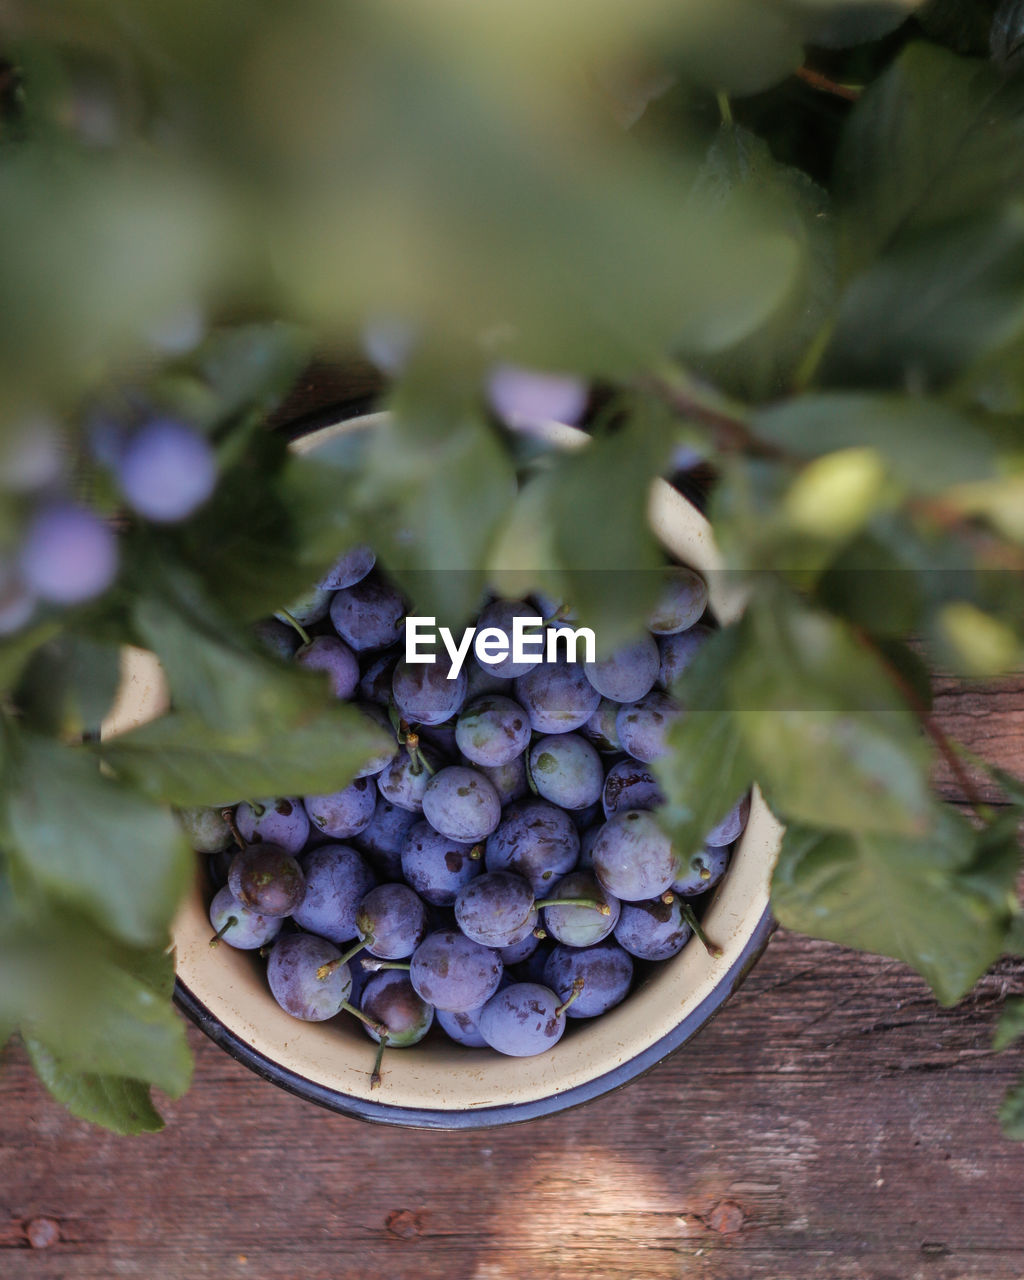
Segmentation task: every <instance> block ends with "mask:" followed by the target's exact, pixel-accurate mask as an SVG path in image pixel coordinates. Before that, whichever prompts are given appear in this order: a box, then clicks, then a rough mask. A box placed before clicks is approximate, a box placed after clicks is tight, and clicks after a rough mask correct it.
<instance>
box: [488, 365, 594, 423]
mask: <svg viewBox="0 0 1024 1280" xmlns="http://www.w3.org/2000/svg"><path fill="white" fill-rule="evenodd" d="M487 395H488V399H489V400H490V402H491V406H492V408H493V409H494V412H495V413H496V414H497V415H498V417H499V418H501V419H502V420H503V421H504V422H506V423H507V424H508V425H509V426H510V427H511V426H516V425H517V424H520V423H533V422H564V423H567V424H568V425H569V426H571V427H574V426H575V425H576V423H577V422H579V420H580V419H581V418H582V417H583V412H584V410H585V409H586V407H587V388H586V385H585V383H583V382H581V381H580V379H579V378H574V377H572V376H571V375H569V374H558V373H540V372H538V371H537V370H536V369H521V368H519V367H518V366H516V365H511V364H500V365H496V366H495V367H494V369H492V370H491V374H490V377H489V378H488V380H487Z"/></svg>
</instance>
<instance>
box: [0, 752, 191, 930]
mask: <svg viewBox="0 0 1024 1280" xmlns="http://www.w3.org/2000/svg"><path fill="white" fill-rule="evenodd" d="M8 821H9V825H10V833H11V837H12V839H13V841H14V844H15V847H16V850H17V857H18V862H19V865H20V866H21V867H22V868H23V869H24V870H25V871H26V872H27V874H28V875H29V876H30V877H31V878H32V880H34V881H35V882H36V883H37V884H39V885H40V886H42V887H43V888H45V889H46V890H47V891H48V892H50V893H52V894H53V895H54V896H55V897H56V898H58V899H59V900H62V901H64V902H68V903H71V904H75V905H78V906H80V907H81V908H83V909H84V910H86V911H87V912H88V913H89V914H90V915H91V916H92V917H93V919H95V920H96V921H97V922H98V923H99V924H101V925H102V926H103V927H104V928H106V929H108V930H109V931H110V932H111V933H112V934H113V935H114V936H116V937H120V938H123V939H124V940H125V941H126V942H129V943H132V944H135V945H140V946H145V945H148V944H152V943H159V942H160V941H161V940H162V939H163V938H164V936H165V934H166V930H167V927H168V925H169V923H170V921H171V919H172V917H173V915H174V912H175V910H176V908H177V905H178V900H179V898H180V896H181V894H182V892H183V891H184V889H185V886H186V884H187V882H188V877H189V873H190V871H191V868H192V858H191V855H190V852H189V850H188V848H187V847H186V842H185V840H184V838H183V836H182V834H181V830H180V828H179V827H178V825H177V823H176V822H175V820H174V818H173V816H172V815H171V814H170V813H169V812H168V811H167V810H165V809H163V808H160V807H159V806H157V805H155V804H154V803H153V802H152V801H151V800H148V799H146V798H145V797H144V796H140V795H138V794H137V793H135V792H134V791H131V790H129V789H128V788H127V787H125V786H123V785H122V784H120V783H119V782H116V781H114V780H113V779H111V778H108V777H104V776H103V774H102V773H101V772H100V770H99V767H98V762H97V761H96V759H95V758H94V757H93V756H92V755H90V753H89V752H88V750H87V749H86V748H80V747H65V746H62V745H61V744H60V743H57V742H53V741H50V740H48V739H45V738H39V737H35V736H33V735H31V734H25V735H23V737H22V739H21V742H20V752H19V756H18V759H17V762H16V769H15V782H14V788H13V790H12V793H11V796H10V800H9V812H8Z"/></svg>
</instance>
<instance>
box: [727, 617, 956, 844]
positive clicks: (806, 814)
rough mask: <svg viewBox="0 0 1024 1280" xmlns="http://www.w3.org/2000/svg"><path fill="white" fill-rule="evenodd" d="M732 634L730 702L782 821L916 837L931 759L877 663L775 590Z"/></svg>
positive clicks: (837, 629) (925, 818)
mask: <svg viewBox="0 0 1024 1280" xmlns="http://www.w3.org/2000/svg"><path fill="white" fill-rule="evenodd" d="M742 628H743V632H744V639H745V643H744V646H743V650H742V652H741V653H740V655H739V656H738V657H737V658H736V660H735V662H734V663H733V664H732V667H731V670H730V672H729V677H728V688H729V698H730V705H731V706H732V707H733V709H734V712H735V715H736V718H737V720H738V722H739V724H740V726H741V729H742V736H743V742H744V745H745V748H746V750H747V752H748V753H749V755H750V758H751V760H752V762H753V770H754V776H755V777H756V778H757V780H758V782H759V783H760V784H761V786H762V787H763V789H764V790H765V794H766V797H767V799H768V802H769V804H770V805H772V806H773V807H775V808H776V809H777V811H778V812H779V813H780V816H782V817H784V818H785V819H786V820H789V819H790V818H794V819H797V820H799V821H803V822H813V823H817V824H819V825H820V826H822V827H826V828H828V827H843V828H848V829H849V830H851V831H858V832H879V833H886V834H896V835H902V836H905V837H912V836H915V835H918V836H919V835H921V834H922V833H923V832H924V830H925V828H926V827H927V825H928V823H929V821H930V819H931V812H932V804H931V799H930V795H929V789H928V766H929V761H930V755H929V752H928V750H927V748H926V745H925V743H924V740H923V738H922V735H921V731H920V728H919V725H918V723H917V720H916V718H915V717H914V716H913V715H912V714H911V712H909V711H908V710H907V709H906V707H905V706H904V705H903V703H902V700H901V699H900V697H899V695H898V693H897V690H896V687H895V685H894V683H893V680H892V678H891V676H890V675H888V674H887V673H886V671H885V669H884V667H883V666H882V664H881V663H880V662H879V660H878V659H877V658H876V657H875V656H874V655H872V654H871V653H870V652H868V651H867V650H866V649H864V648H862V647H861V646H860V645H858V643H857V642H856V640H855V639H854V638H853V636H852V635H851V634H850V632H849V631H848V630H847V629H846V628H845V627H844V626H843V625H842V624H841V623H840V622H838V621H837V620H835V619H832V618H829V617H828V616H827V615H826V614H824V613H819V612H814V611H812V610H810V609H807V608H805V607H803V606H800V605H797V604H796V602H795V601H792V600H787V599H786V598H785V597H783V596H781V595H780V594H778V593H771V594H768V593H764V594H761V595H760V596H758V597H755V599H754V600H753V601H752V603H751V606H750V607H749V608H748V611H747V616H746V617H745V619H744V621H743V623H742Z"/></svg>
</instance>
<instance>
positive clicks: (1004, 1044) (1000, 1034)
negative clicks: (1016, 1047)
mask: <svg viewBox="0 0 1024 1280" xmlns="http://www.w3.org/2000/svg"><path fill="white" fill-rule="evenodd" d="M1021 1036H1024V996H1014V997H1013V998H1012V999H1010V1000H1007V1002H1006V1003H1005V1004H1004V1005H1003V1011H1002V1013H1001V1014H1000V1015H999V1025H998V1026H997V1027H996V1032H995V1035H994V1036H993V1037H992V1048H993V1049H994V1050H995V1051H996V1053H1000V1052H1001V1051H1002V1050H1003V1049H1007V1048H1009V1046H1010V1045H1011V1044H1014V1043H1015V1042H1016V1041H1017V1040H1019V1039H1020V1038H1021Z"/></svg>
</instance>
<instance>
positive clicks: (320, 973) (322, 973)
mask: <svg viewBox="0 0 1024 1280" xmlns="http://www.w3.org/2000/svg"><path fill="white" fill-rule="evenodd" d="M372 941H373V934H367V936H366V937H365V938H360V939H359V941H358V942H354V943H353V944H352V946H351V947H349V949H348V950H347V951H343V952H342V953H341V955H340V956H338V958H337V960H328V961H327V963H326V964H322V965H321V966H320V968H319V969H317V971H316V976H317V977H318V978H319V979H320V981H321V982H325V981H326V980H327V979H328V978H329V977H330V976H331V974H332V973H333V972H334V971H335V969H340V968H341V966H342V965H343V964H348V962H349V961H350V960H351V959H352V957H353V956H357V955H358V954H359V953H360V951H363V950H364V949H365V948H366V947H368V946H369V945H370V943H371V942H372Z"/></svg>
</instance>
